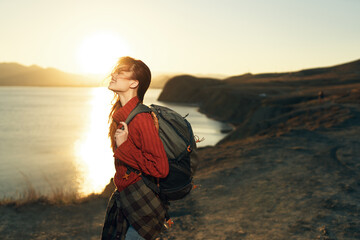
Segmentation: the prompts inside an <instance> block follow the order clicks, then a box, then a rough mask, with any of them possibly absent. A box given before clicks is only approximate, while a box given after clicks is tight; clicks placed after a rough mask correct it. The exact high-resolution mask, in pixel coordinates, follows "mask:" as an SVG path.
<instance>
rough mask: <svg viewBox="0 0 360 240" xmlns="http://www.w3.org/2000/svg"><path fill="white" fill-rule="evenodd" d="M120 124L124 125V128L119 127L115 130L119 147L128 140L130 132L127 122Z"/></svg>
mask: <svg viewBox="0 0 360 240" xmlns="http://www.w3.org/2000/svg"><path fill="white" fill-rule="evenodd" d="M120 124H122V125H123V129H117V130H116V132H115V142H116V146H117V147H118V146H120V145H121V144H123V143H124V142H125V141H126V140H127V138H128V134H129V130H128V126H127V124H126V123H125V122H120Z"/></svg>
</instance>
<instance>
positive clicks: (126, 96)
mask: <svg viewBox="0 0 360 240" xmlns="http://www.w3.org/2000/svg"><path fill="white" fill-rule="evenodd" d="M117 95H118V96H119V100H120V102H121V106H125V104H126V103H127V102H129V101H130V100H131V99H132V98H133V97H135V96H137V93H136V91H127V92H118V93H117Z"/></svg>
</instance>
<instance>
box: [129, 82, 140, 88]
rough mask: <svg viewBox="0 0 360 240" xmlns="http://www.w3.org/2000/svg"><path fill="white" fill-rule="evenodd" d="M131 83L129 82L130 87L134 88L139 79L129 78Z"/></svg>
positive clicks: (137, 84)
mask: <svg viewBox="0 0 360 240" xmlns="http://www.w3.org/2000/svg"><path fill="white" fill-rule="evenodd" d="M130 81H131V84H130V88H132V89H134V88H137V87H138V86H139V81H138V80H130Z"/></svg>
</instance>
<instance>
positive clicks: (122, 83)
mask: <svg viewBox="0 0 360 240" xmlns="http://www.w3.org/2000/svg"><path fill="white" fill-rule="evenodd" d="M132 76H133V72H132V71H129V67H128V66H120V67H119V68H118V69H117V71H115V72H114V73H112V74H111V81H110V83H109V86H108V89H109V90H112V91H114V92H126V91H127V90H129V89H130V87H131V86H132V84H133V83H134V81H136V80H134V79H132Z"/></svg>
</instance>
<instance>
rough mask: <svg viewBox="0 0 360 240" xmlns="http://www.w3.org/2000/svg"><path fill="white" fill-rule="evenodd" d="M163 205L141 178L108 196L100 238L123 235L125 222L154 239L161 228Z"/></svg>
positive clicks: (103, 239)
mask: <svg viewBox="0 0 360 240" xmlns="http://www.w3.org/2000/svg"><path fill="white" fill-rule="evenodd" d="M165 213H166V209H165V206H164V204H163V203H162V202H161V200H160V199H159V197H158V196H156V195H155V193H154V192H153V191H152V190H151V189H149V188H148V187H147V186H146V184H145V183H144V182H143V180H142V179H140V180H139V181H137V182H135V183H134V184H131V185H130V186H128V187H127V188H125V189H124V190H122V191H121V192H119V191H117V190H116V191H115V192H114V193H113V194H112V195H111V198H110V200H109V203H108V206H107V209H106V216H105V223H104V227H103V231H102V236H101V239H102V240H112V239H121V240H124V239H125V235H126V232H127V229H128V228H129V224H131V226H133V228H135V230H136V231H137V232H138V233H139V234H140V235H141V236H142V237H143V238H145V239H155V238H156V236H157V235H159V233H160V232H161V230H162V229H163V228H164V222H165Z"/></svg>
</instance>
